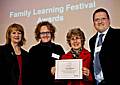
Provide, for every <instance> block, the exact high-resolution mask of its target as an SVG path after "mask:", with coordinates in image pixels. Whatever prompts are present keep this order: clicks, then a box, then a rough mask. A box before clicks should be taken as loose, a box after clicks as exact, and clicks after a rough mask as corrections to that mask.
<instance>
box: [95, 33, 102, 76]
mask: <svg viewBox="0 0 120 85" xmlns="http://www.w3.org/2000/svg"><path fill="white" fill-rule="evenodd" d="M103 36H104V34H100V35H99V40H98V43H97V47H99V46H101V45H102V37H103ZM94 66H95V68H94V70H95V73H96V75H97V74H99V73H100V71H101V65H100V60H99V51H98V52H96V53H95V63H94Z"/></svg>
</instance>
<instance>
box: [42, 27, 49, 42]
mask: <svg viewBox="0 0 120 85" xmlns="http://www.w3.org/2000/svg"><path fill="white" fill-rule="evenodd" d="M40 38H41V41H42V42H49V41H51V33H50V30H48V28H47V26H42V27H41V29H40Z"/></svg>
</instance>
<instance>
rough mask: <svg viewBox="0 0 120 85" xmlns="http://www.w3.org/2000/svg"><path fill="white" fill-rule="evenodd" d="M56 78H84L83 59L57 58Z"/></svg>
mask: <svg viewBox="0 0 120 85" xmlns="http://www.w3.org/2000/svg"><path fill="white" fill-rule="evenodd" d="M55 79H82V59H66V60H56V72H55Z"/></svg>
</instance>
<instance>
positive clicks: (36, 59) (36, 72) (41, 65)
mask: <svg viewBox="0 0 120 85" xmlns="http://www.w3.org/2000/svg"><path fill="white" fill-rule="evenodd" d="M55 31H56V28H55V26H53V25H52V24H51V23H50V22H48V21H43V22H40V23H39V24H38V25H37V27H36V29H35V39H36V40H37V41H38V42H39V43H38V44H37V45H35V46H33V47H32V48H31V49H30V50H29V53H30V55H31V65H32V85H41V84H43V83H44V85H55V80H54V75H53V74H52V73H51V71H52V68H54V66H55V60H56V59H59V57H60V56H62V55H63V54H64V53H65V52H64V50H63V48H62V46H60V45H58V44H55V43H53V41H54V39H55ZM45 81H46V82H45ZM59 83H60V82H59ZM57 85H59V84H57ZM60 85H62V83H60Z"/></svg>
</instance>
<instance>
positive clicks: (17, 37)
mask: <svg viewBox="0 0 120 85" xmlns="http://www.w3.org/2000/svg"><path fill="white" fill-rule="evenodd" d="M10 39H11V43H14V44H19V43H20V42H21V39H22V33H21V32H20V31H17V30H16V28H13V29H12V31H11V33H10Z"/></svg>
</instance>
